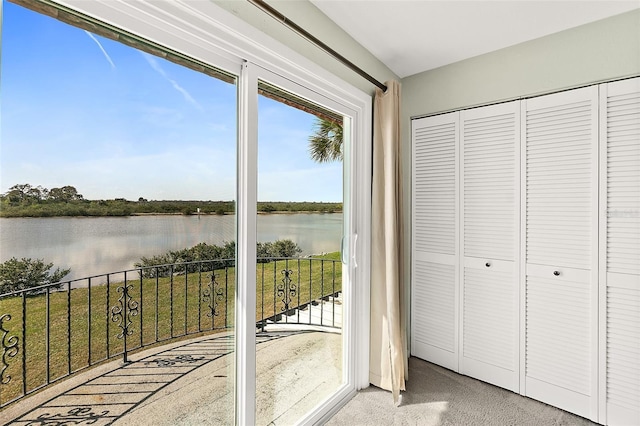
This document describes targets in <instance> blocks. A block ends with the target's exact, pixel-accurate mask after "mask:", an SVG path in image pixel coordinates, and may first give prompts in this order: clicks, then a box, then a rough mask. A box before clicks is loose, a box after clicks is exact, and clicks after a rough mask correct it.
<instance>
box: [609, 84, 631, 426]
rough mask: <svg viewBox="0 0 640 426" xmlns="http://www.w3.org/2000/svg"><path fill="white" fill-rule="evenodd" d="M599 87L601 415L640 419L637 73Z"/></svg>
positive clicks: (612, 421)
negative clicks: (604, 384)
mask: <svg viewBox="0 0 640 426" xmlns="http://www.w3.org/2000/svg"><path fill="white" fill-rule="evenodd" d="M600 90H601V92H600V102H601V104H600V105H601V108H600V109H601V113H600V114H601V115H600V117H601V126H602V127H601V133H600V134H601V138H600V139H601V144H602V147H601V151H600V152H601V162H600V164H601V181H602V183H601V189H602V191H603V192H602V193H601V194H602V196H601V220H600V224H601V230H602V231H601V239H602V241H601V246H604V253H602V255H601V260H600V262H601V263H600V265H601V272H600V277H601V279H600V281H601V289H602V291H601V299H600V300H601V303H602V307H603V308H605V309H604V310H603V309H601V312H605V310H606V312H605V313H604V315H602V317H601V330H602V331H603V333H602V335H603V336H604V338H601V348H600V353H601V364H600V366H601V370H602V373H601V376H604V381H603V383H604V382H605V381H606V388H605V389H601V407H602V408H603V411H605V412H606V415H604V414H603V415H601V418H600V421H601V422H606V423H607V424H609V425H640V79H638V78H636V79H633V80H626V81H621V82H616V83H609V84H603V85H601V89H600ZM603 231H604V232H603Z"/></svg>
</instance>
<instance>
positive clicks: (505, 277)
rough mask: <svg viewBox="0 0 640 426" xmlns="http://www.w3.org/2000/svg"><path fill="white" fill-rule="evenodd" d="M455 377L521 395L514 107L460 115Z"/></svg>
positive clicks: (516, 114)
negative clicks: (457, 356)
mask: <svg viewBox="0 0 640 426" xmlns="http://www.w3.org/2000/svg"><path fill="white" fill-rule="evenodd" d="M461 134H462V136H461V140H462V150H461V157H462V160H461V164H462V177H461V179H462V186H461V189H462V202H461V208H462V221H461V223H462V227H463V232H462V245H461V247H462V250H463V256H464V257H463V259H464V260H463V265H462V270H461V275H460V277H461V280H462V286H461V291H462V298H461V301H462V309H461V313H462V321H461V334H460V336H461V347H460V372H461V373H463V374H466V375H469V376H472V377H475V378H478V379H480V380H483V381H486V382H489V383H493V384H495V385H498V386H501V387H504V388H507V389H510V390H512V391H515V392H518V391H519V379H520V371H519V352H518V348H519V334H518V333H519V298H518V296H519V284H518V279H519V276H518V270H517V262H518V253H519V247H518V244H519V239H518V238H517V237H518V235H519V225H520V223H519V217H520V216H519V211H520V173H519V168H520V163H519V160H520V159H519V151H520V102H510V103H506V104H501V105H495V106H489V107H484V108H477V109H472V110H467V111H462V113H461Z"/></svg>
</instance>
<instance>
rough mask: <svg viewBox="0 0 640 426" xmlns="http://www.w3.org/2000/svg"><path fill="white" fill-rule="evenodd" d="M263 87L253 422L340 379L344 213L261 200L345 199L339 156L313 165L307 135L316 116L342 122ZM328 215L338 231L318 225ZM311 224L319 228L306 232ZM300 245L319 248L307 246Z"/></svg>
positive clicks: (297, 410) (284, 419)
mask: <svg viewBox="0 0 640 426" xmlns="http://www.w3.org/2000/svg"><path fill="white" fill-rule="evenodd" d="M259 87H260V89H261V96H260V97H259V102H258V107H259V112H258V114H259V117H258V139H259V142H258V203H259V204H258V215H259V216H258V264H257V271H256V272H257V279H256V282H257V284H256V286H257V310H258V312H257V313H256V318H257V321H258V326H257V335H256V370H257V373H256V374H257V377H256V411H257V412H256V424H257V425H269V424H274V423H275V424H293V423H295V422H297V421H298V420H300V419H301V418H302V417H303V416H304V415H306V414H307V413H308V412H309V411H310V410H312V409H313V408H314V407H316V406H317V405H318V404H319V403H320V402H322V401H323V400H324V399H325V398H327V397H328V396H330V395H331V394H333V393H334V392H335V391H336V390H337V389H338V387H339V386H340V385H341V384H342V380H343V379H342V377H343V375H342V351H343V348H342V291H341V290H342V264H341V262H340V253H339V250H340V239H341V233H342V215H341V214H339V215H338V214H336V213H324V214H320V215H318V214H314V215H311V214H308V213H298V214H290V213H282V212H280V213H279V212H277V211H273V209H264V208H261V207H262V206H268V205H270V204H269V203H273V205H278V204H277V203H276V202H342V163H341V161H340V159H339V158H338V159H337V161H329V162H324V163H317V162H316V161H314V160H313V158H312V157H311V153H310V150H312V147H311V146H310V142H309V139H310V138H311V137H312V136H313V135H314V133H315V134H317V133H318V131H319V127H320V123H322V121H321V119H320V118H319V116H320V117H323V118H327V117H328V118H331V119H333V120H335V121H336V122H339V123H341V120H342V119H341V117H335V116H333V115H332V114H331V113H330V112H327V111H326V110H323V109H322V108H319V107H317V106H316V105H313V104H311V103H310V102H307V101H304V100H301V99H299V98H296V97H295V96H292V95H290V94H288V93H286V92H284V91H282V90H279V89H277V88H274V87H272V86H269V85H267V84H265V83H260V85H259ZM292 105H293V106H292ZM325 136H326V134H325ZM329 136H334V135H333V134H331V135H329ZM299 215H303V216H304V218H305V220H304V222H305V223H306V225H307V227H306V228H301V229H295V226H291V225H290V226H289V227H287V226H286V224H287V223H290V224H296V223H299V222H298V220H297V216H299ZM263 218H273V219H274V221H275V220H276V218H277V221H278V222H282V226H281V227H279V228H275V227H274V228H270V229H268V231H269V232H266V231H267V229H265V227H266V226H267V223H269V222H271V221H267V220H264V219H263ZM326 218H330V220H331V222H332V223H333V227H332V229H335V230H337V232H335V233H331V234H326V231H322V230H323V229H326ZM313 228H317V229H320V230H321V234H322V233H324V234H325V235H324V236H323V235H320V234H314V233H312V232H309V231H308V230H309V229H313ZM327 235H331V238H330V240H331V241H329V242H328V244H325V245H316V244H314V242H313V241H309V240H310V239H313V238H317V239H318V243H320V242H321V241H323V240H326V239H327ZM265 236H268V238H266V239H261V237H263V238H264V237H265ZM302 245H304V246H306V247H317V249H316V250H315V251H314V250H311V251H308V250H303V249H302V247H301V246H302Z"/></svg>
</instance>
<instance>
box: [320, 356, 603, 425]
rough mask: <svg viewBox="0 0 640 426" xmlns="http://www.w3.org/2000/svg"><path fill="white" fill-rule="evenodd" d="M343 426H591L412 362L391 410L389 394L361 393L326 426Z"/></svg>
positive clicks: (424, 362) (368, 390)
mask: <svg viewBox="0 0 640 426" xmlns="http://www.w3.org/2000/svg"><path fill="white" fill-rule="evenodd" d="M327 425H331V426H341V425H345V426H346V425H348V426H353V425H375V426H383V425H384V426H386V425H394V426H400V425H420V426H442V425H456V426H461V425H482V426H490V425H496V426H498V425H499V426H504V425H531V426H545V425H576V426H587V425H595V423H592V422H590V421H589V420H586V419H584V418H582V417H578V416H574V415H573V414H569V413H567V412H566V411H562V410H559V409H557V408H554V407H551V406H549V405H546V404H543V403H541V402H537V401H534V400H532V399H529V398H524V397H522V396H520V395H517V394H515V393H513V392H509V391H507V390H504V389H501V388H498V387H495V386H491V385H488V384H486V383H483V382H480V381H478V380H475V379H472V378H469V377H466V376H461V375H459V374H456V373H454V372H452V371H449V370H446V369H444V368H441V367H438V366H436V365H433V364H430V363H428V362H426V361H423V360H420V359H417V358H411V359H410V360H409V381H408V382H407V391H406V392H403V394H402V402H401V404H400V406H399V407H395V406H394V404H393V399H392V397H391V394H390V393H389V392H386V391H383V390H380V389H378V388H375V387H373V386H371V387H369V388H367V389H365V390H363V391H361V392H359V393H358V394H357V395H356V396H355V397H354V398H353V399H352V400H351V401H349V403H347V405H346V406H345V407H344V408H342V410H340V411H339V412H338V413H337V414H336V415H335V416H334V417H333V418H332V419H331V420H330V421H329V422H328V423H327Z"/></svg>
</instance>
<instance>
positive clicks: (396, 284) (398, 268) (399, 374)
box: [369, 81, 408, 403]
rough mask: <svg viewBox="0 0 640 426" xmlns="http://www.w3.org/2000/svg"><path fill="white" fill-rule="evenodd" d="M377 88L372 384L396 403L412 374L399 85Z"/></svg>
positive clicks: (374, 164)
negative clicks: (406, 306) (407, 323)
mask: <svg viewBox="0 0 640 426" xmlns="http://www.w3.org/2000/svg"><path fill="white" fill-rule="evenodd" d="M386 85H387V91H386V92H382V90H380V89H376V96H375V101H374V110H373V114H374V115H373V123H374V124H373V126H374V127H373V192H372V211H371V222H372V225H371V227H372V236H371V264H372V267H371V350H370V364H369V365H370V371H369V380H370V382H371V384H373V385H375V386H378V387H380V388H383V389H386V390H390V391H391V392H392V393H393V399H394V401H395V402H396V403H397V402H398V398H399V395H400V391H401V390H405V379H406V378H407V374H408V364H407V356H406V347H407V345H406V333H405V319H404V296H403V295H404V291H403V271H402V269H403V268H402V265H403V264H404V260H403V244H402V212H401V210H400V209H401V206H402V181H401V176H400V164H401V158H400V84H399V83H398V82H396V81H390V82H387V83H386Z"/></svg>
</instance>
